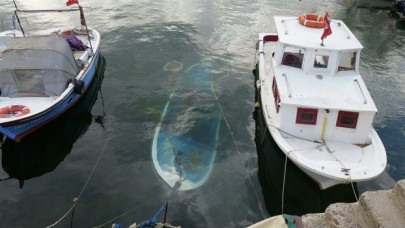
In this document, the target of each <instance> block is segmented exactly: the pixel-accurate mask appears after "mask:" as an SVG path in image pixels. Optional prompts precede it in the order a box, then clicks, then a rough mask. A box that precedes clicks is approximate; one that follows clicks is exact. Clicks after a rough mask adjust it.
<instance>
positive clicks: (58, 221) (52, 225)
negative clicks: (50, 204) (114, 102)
mask: <svg viewBox="0 0 405 228" xmlns="http://www.w3.org/2000/svg"><path fill="white" fill-rule="evenodd" d="M107 144H108V140H106V141H105V144H104V147H103V149H102V150H101V152H100V153H99V155H98V158H97V161H96V163H95V164H94V166H93V169H92V170H91V172H90V175H89V176H88V177H87V180H86V183H85V184H84V186H83V188H82V190H81V191H80V194H79V196H78V197H76V198H75V199H74V200H73V201H74V203H73V205H72V207H70V209H69V210H68V211H67V212H66V213H65V214H64V215H63V216H62V217H61V218H60V219H58V220H57V221H56V222H54V223H53V224H51V225H49V226H47V227H46V228H50V227H54V226H56V225H57V224H58V223H60V222H61V221H62V220H63V219H64V218H66V216H67V215H68V214H69V213H70V212H71V211H72V210H73V209H74V208H75V206H76V204H77V203H78V202H79V200H80V197H81V196H82V194H83V192H84V190H85V189H86V187H87V184H88V183H89V182H90V179H91V177H92V176H93V173H94V170H96V167H97V165H98V163H99V161H100V159H101V157H102V154H103V153H104V151H105V148H106V146H107Z"/></svg>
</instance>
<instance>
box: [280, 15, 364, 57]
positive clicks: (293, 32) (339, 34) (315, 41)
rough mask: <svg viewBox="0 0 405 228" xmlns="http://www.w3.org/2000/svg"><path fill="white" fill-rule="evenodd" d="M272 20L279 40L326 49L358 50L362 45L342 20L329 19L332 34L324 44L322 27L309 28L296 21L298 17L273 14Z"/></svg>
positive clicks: (289, 43)
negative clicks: (322, 43)
mask: <svg viewBox="0 0 405 228" xmlns="http://www.w3.org/2000/svg"><path fill="white" fill-rule="evenodd" d="M274 21H275V24H276V28H277V34H278V37H279V42H281V43H284V44H288V45H293V46H300V47H307V48H313V49H318V50H321V49H328V50H338V51H340V50H358V49H362V48H363V46H362V45H361V43H360V42H359V41H358V40H357V38H356V37H355V36H354V34H353V33H352V32H351V31H350V30H349V28H348V27H347V26H346V24H345V23H344V22H343V21H342V20H334V19H332V20H331V23H330V26H331V29H332V34H331V35H329V36H328V37H327V38H325V39H324V46H321V45H320V44H321V36H322V33H323V31H324V29H322V28H309V27H306V26H304V25H301V24H300V23H299V22H298V17H280V16H275V17H274Z"/></svg>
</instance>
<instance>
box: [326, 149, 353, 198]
mask: <svg viewBox="0 0 405 228" xmlns="http://www.w3.org/2000/svg"><path fill="white" fill-rule="evenodd" d="M323 145H324V146H325V148H326V150H327V151H328V153H329V154H330V155H331V156H332V157H333V158H334V159H335V160H336V161H337V162H339V163H340V165H341V166H342V167H343V169H344V170H345V172H347V175H348V176H349V182H350V184H351V186H352V190H353V194H354V198H356V201H357V202H359V199H358V197H357V194H356V190H355V189H354V185H353V181H352V176H351V175H350V169H348V168H346V166H345V165H344V164H343V162H342V161H340V160H339V159H338V158H337V157H336V156H335V155H334V154H333V152H332V151H331V150H330V148H329V147H328V145H326V142H325V141H323Z"/></svg>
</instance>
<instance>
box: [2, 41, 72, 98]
mask: <svg viewBox="0 0 405 228" xmlns="http://www.w3.org/2000/svg"><path fill="white" fill-rule="evenodd" d="M78 72H79V68H78V66H77V65H76V61H75V59H74V56H73V52H72V50H71V48H70V46H69V44H68V43H67V42H66V40H65V39H63V38H62V37H59V36H57V35H50V36H33V37H15V38H13V39H12V40H11V41H10V42H9V44H8V45H7V47H6V49H5V50H4V51H3V60H2V64H1V66H0V88H1V96H3V97H14V96H19V94H26V93H42V94H44V95H46V96H59V95H60V94H61V93H62V92H63V91H64V90H65V89H66V86H67V84H68V80H69V79H70V78H74V77H76V75H77V74H78Z"/></svg>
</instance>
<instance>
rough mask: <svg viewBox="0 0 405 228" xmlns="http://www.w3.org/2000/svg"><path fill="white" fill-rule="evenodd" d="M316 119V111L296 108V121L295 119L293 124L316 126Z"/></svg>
mask: <svg viewBox="0 0 405 228" xmlns="http://www.w3.org/2000/svg"><path fill="white" fill-rule="evenodd" d="M317 117H318V109H312V108H298V109H297V119H296V121H295V123H297V124H309V125H316V119H317Z"/></svg>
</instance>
